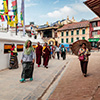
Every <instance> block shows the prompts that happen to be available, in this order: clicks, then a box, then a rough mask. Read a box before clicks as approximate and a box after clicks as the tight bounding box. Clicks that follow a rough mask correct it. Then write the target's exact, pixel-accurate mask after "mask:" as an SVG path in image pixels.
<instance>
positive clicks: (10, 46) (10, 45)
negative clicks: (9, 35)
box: [4, 44, 12, 53]
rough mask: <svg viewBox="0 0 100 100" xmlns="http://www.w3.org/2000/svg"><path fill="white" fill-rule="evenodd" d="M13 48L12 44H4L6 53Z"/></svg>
mask: <svg viewBox="0 0 100 100" xmlns="http://www.w3.org/2000/svg"><path fill="white" fill-rule="evenodd" d="M11 48H12V44H4V53H9V51H10V49H11Z"/></svg>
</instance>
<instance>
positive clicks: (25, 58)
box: [9, 40, 90, 82]
mask: <svg viewBox="0 0 100 100" xmlns="http://www.w3.org/2000/svg"><path fill="white" fill-rule="evenodd" d="M51 49H52V48H51V47H50V46H49V45H48V44H47V43H45V44H44V46H43V47H42V46H41V45H40V42H38V43H37V46H36V49H35V51H36V54H35V51H34V48H33V46H32V42H31V41H30V40H28V41H26V43H25V50H24V51H23V53H22V59H21V63H22V66H23V70H22V74H21V80H20V82H25V80H26V79H27V78H30V81H32V80H33V70H34V62H35V56H36V63H37V64H38V67H40V65H41V58H43V65H44V67H45V68H48V62H49V59H50V57H51V56H52V54H53V53H54V51H55V52H56V53H57V58H58V59H60V53H61V57H63V60H64V59H65V58H66V48H65V47H64V46H63V45H62V46H61V47H60V46H59V45H57V46H56V47H53V49H52V50H51ZM9 52H11V56H10V68H9V69H15V68H18V60H17V55H18V54H17V50H16V48H15V45H14V44H13V45H12V48H11V50H10V51H9ZM78 56H79V59H80V64H81V70H82V73H83V75H84V77H86V76H87V65H88V57H89V56H90V52H89V50H88V49H87V48H86V44H85V43H83V44H82V46H81V48H80V50H79V52H78ZM82 57H83V58H82ZM53 58H54V57H53Z"/></svg>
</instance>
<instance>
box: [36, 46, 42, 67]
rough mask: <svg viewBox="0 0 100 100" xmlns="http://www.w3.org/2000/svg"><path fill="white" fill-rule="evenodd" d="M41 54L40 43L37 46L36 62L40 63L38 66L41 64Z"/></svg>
mask: <svg viewBox="0 0 100 100" xmlns="http://www.w3.org/2000/svg"><path fill="white" fill-rule="evenodd" d="M41 56H42V46H41V45H38V46H37V48H36V63H37V64H38V67H40V65H41Z"/></svg>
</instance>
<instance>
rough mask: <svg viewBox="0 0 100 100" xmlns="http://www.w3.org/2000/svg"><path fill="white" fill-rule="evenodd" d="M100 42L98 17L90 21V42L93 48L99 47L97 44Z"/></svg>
mask: <svg viewBox="0 0 100 100" xmlns="http://www.w3.org/2000/svg"><path fill="white" fill-rule="evenodd" d="M99 40H100V18H99V17H96V18H94V19H92V20H90V35H89V42H91V44H92V47H97V42H98V41H99Z"/></svg>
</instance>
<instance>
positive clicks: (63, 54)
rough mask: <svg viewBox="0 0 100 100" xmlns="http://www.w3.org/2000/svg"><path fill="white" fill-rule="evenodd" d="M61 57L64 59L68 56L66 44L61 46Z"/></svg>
mask: <svg viewBox="0 0 100 100" xmlns="http://www.w3.org/2000/svg"><path fill="white" fill-rule="evenodd" d="M61 57H62V58H63V60H65V58H66V48H65V47H64V45H62V46H61Z"/></svg>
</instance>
